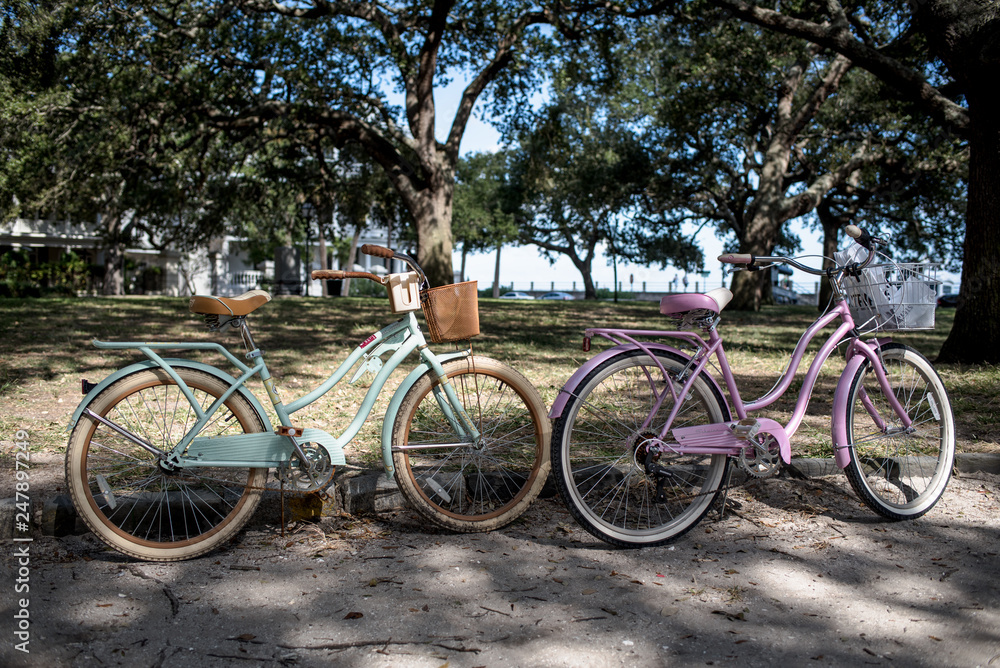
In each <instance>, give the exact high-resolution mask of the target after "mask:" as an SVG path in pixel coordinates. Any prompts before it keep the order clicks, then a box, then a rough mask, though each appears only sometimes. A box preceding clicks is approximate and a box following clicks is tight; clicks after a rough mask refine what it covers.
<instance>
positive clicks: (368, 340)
mask: <svg viewBox="0 0 1000 668" xmlns="http://www.w3.org/2000/svg"><path fill="white" fill-rule="evenodd" d="M376 338H378V337H377V336H375V335H374V334H372V335H371V336H369V337H368V338H367V339H365V340H364V341H362V342H361V345H360V346H359V347H360V348H367V347H368V344H370V343H371V342H372V341H374V340H375V339H376Z"/></svg>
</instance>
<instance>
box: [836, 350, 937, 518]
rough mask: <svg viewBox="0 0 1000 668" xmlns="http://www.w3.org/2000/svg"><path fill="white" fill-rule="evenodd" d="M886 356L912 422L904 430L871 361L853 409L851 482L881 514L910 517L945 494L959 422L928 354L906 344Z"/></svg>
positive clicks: (854, 391)
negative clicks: (925, 355)
mask: <svg viewBox="0 0 1000 668" xmlns="http://www.w3.org/2000/svg"><path fill="white" fill-rule="evenodd" d="M879 356H880V357H881V359H882V363H883V365H884V368H885V372H886V376H887V377H888V379H889V386H890V388H891V391H892V394H893V395H895V397H896V399H898V400H899V402H900V404H902V406H903V408H904V409H905V410H906V413H907V415H909V417H910V419H911V420H912V424H911V425H910V426H909V427H908V428H907V427H903V424H902V421H901V420H900V419H899V417H898V416H897V415H896V412H895V411H894V410H893V409H892V406H890V405H889V400H888V398H887V397H886V395H885V394H884V393H883V391H882V386H881V385H880V384H879V382H878V379H877V378H876V376H875V373H874V370H873V369H872V366H871V364H870V363H867V362H866V363H865V364H863V365H862V366H861V368H860V369H858V372H857V374H856V375H855V377H854V380H853V381H852V383H851V389H850V405H849V406H848V408H847V424H848V425H849V428H850V455H851V460H850V463H849V464H848V465H847V469H846V473H847V479H848V480H849V481H850V483H851V487H853V488H854V491H855V492H857V494H858V496H859V497H861V500H862V501H864V502H865V504H866V505H867V506H868V507H869V508H871V509H872V510H874V511H875V512H876V513H878V514H879V515H882V516H883V517H886V518H888V519H891V520H910V519H914V518H917V517H920V516H921V515H923V514H924V513H926V512H927V511H928V510H930V509H931V508H933V507H934V504H935V503H937V501H938V499H940V498H941V495H942V494H944V489H945V487H946V486H947V484H948V479H949V478H950V477H951V469H952V466H953V465H954V461H955V419H954V416H953V415H952V412H951V403H950V402H949V401H948V393H947V392H946V391H945V388H944V383H942V382H941V377H940V376H938V374H937V371H935V370H934V367H933V366H932V365H931V363H930V362H929V361H927V358H926V357H924V356H923V355H921V354H920V353H918V352H917V351H916V350H914V349H912V348H909V347H907V346H904V345H901V344H889V345H886V346H883V347H882V348H881V349H880V352H879Z"/></svg>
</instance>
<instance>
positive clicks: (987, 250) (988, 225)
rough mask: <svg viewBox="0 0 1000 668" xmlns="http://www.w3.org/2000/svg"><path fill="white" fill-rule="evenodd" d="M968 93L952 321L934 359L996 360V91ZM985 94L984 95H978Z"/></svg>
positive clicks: (999, 283) (999, 179) (999, 178)
mask: <svg viewBox="0 0 1000 668" xmlns="http://www.w3.org/2000/svg"><path fill="white" fill-rule="evenodd" d="M979 83H980V86H981V87H982V88H981V89H980V90H979V91H978V93H979V94H978V95H976V96H973V95H970V96H969V116H970V120H971V122H970V128H969V203H968V208H967V210H966V219H965V244H964V246H963V248H964V261H963V264H962V283H961V288H960V291H959V295H960V296H959V301H958V309H957V310H956V311H955V324H954V326H953V327H952V329H951V333H950V334H948V338H947V339H946V340H945V342H944V345H943V346H941V352H940V354H939V355H938V361H939V362H965V363H975V362H980V363H982V362H986V363H988V364H998V363H1000V327H998V326H997V323H1000V187H998V183H1000V95H998V94H997V92H996V87H995V83H994V84H993V85H992V86H987V85H986V84H985V83H983V82H982V77H980V78H979ZM984 98H985V99H984Z"/></svg>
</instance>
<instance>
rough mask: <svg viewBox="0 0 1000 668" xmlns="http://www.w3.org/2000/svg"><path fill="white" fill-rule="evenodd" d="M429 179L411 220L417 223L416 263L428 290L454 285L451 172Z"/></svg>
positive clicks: (452, 175)
mask: <svg viewBox="0 0 1000 668" xmlns="http://www.w3.org/2000/svg"><path fill="white" fill-rule="evenodd" d="M443 176H444V175H442V178H437V179H433V181H434V185H431V186H429V187H428V188H427V190H426V191H424V192H423V193H421V196H420V203H419V206H417V207H416V210H415V211H414V212H413V213H414V219H415V220H416V224H417V239H418V243H417V262H419V263H420V266H421V267H422V268H423V270H424V273H425V274H427V280H428V281H429V282H430V284H431V287H436V286H439V285H449V284H451V283H454V282H455V274H454V270H453V269H452V263H451V250H452V243H451V211H452V193H453V191H454V183H453V182H452V181H454V172H453V171H452V172H449V173H448V175H447V176H448V178H449V179H451V180H450V181H449V180H448V179H445V178H443Z"/></svg>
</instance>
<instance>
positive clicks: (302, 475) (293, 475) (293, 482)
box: [277, 443, 337, 492]
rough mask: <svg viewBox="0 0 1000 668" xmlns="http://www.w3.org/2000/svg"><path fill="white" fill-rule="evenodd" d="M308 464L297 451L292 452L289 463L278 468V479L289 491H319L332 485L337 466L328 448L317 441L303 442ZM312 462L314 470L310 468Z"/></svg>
mask: <svg viewBox="0 0 1000 668" xmlns="http://www.w3.org/2000/svg"><path fill="white" fill-rule="evenodd" d="M301 446H302V450H303V452H305V454H306V459H308V464H307V463H304V462H303V461H302V458H301V457H299V456H298V454H297V453H293V454H292V458H291V460H289V462H288V464H287V465H285V466H282V467H280V468H279V469H278V471H277V474H278V479H279V480H281V481H282V482H283V483H284V485H285V487H286V489H287V491H289V492H319V491H322V490H324V489H326V488H327V487H329V486H330V483H332V482H333V474H334V473H335V472H336V470H337V469H336V467H335V466H334V465H333V463H332V462H331V461H330V455H329V454H328V453H327V451H326V448H324V447H322V446H320V445H319V444H317V443H302V444H301ZM309 464H312V470H310V469H309Z"/></svg>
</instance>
